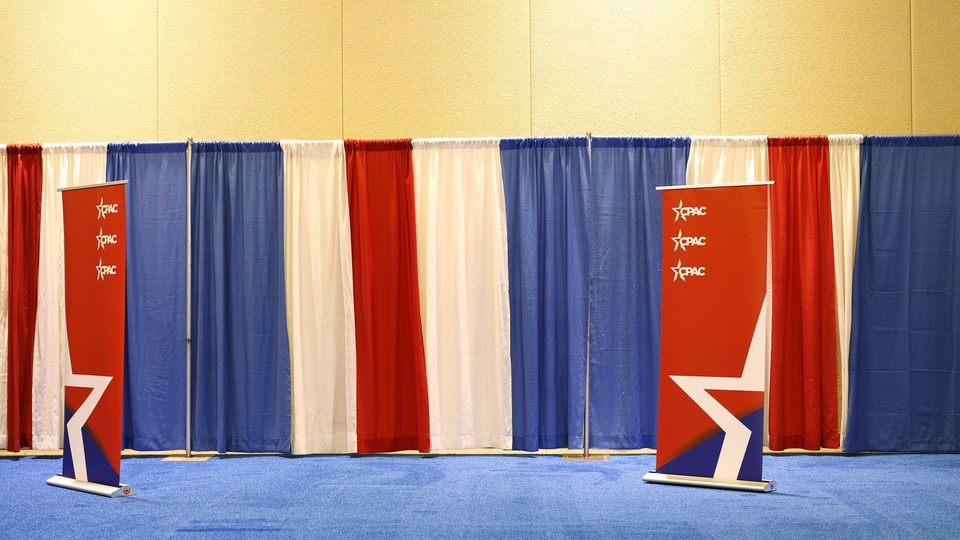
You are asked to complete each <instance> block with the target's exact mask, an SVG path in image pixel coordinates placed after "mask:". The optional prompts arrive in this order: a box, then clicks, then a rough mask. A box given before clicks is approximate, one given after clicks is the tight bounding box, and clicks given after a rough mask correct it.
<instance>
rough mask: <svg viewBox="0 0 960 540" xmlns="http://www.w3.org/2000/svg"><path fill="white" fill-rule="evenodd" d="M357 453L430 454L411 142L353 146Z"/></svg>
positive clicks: (351, 196)
mask: <svg viewBox="0 0 960 540" xmlns="http://www.w3.org/2000/svg"><path fill="white" fill-rule="evenodd" d="M344 146H345V148H346V151H347V185H348V186H349V200H350V235H351V239H352V249H353V251H352V256H353V277H354V305H355V316H356V331H357V451H358V452H361V453H371V452H392V451H396V450H414V449H419V450H420V451H421V452H428V451H429V450H430V417H429V414H430V411H429V402H428V398H427V381H426V368H425V366H424V355H423V333H422V330H421V324H420V302H419V297H420V293H419V290H418V284H417V275H418V270H417V238H416V233H417V231H416V221H415V215H414V211H415V210H414V191H413V171H412V165H413V164H412V157H411V153H412V148H411V141H410V139H405V140H391V141H345V142H344Z"/></svg>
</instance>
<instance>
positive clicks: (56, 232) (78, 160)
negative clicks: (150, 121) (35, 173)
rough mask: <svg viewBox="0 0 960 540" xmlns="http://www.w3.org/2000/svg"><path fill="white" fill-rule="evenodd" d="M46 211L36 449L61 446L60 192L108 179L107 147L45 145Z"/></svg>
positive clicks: (36, 382)
mask: <svg viewBox="0 0 960 540" xmlns="http://www.w3.org/2000/svg"><path fill="white" fill-rule="evenodd" d="M42 148H43V206H44V208H43V212H41V215H40V258H39V264H38V276H39V277H38V281H37V292H38V299H37V333H36V338H35V340H34V357H33V449H34V450H54V449H58V448H61V447H62V446H63V440H62V431H63V380H62V369H63V365H64V363H65V359H66V354H67V332H66V307H65V305H64V276H63V203H62V201H61V196H60V193H58V192H57V190H58V189H59V188H65V187H76V186H85V185H90V184H96V183H102V182H104V180H105V174H106V165H107V146H106V145H105V144H45V145H43V147H42Z"/></svg>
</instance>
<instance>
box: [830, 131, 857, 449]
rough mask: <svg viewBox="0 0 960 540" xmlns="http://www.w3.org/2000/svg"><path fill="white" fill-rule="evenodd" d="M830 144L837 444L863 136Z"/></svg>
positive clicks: (845, 382) (845, 385)
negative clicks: (836, 353)
mask: <svg viewBox="0 0 960 540" xmlns="http://www.w3.org/2000/svg"><path fill="white" fill-rule="evenodd" d="M827 139H828V140H829V141H830V212H831V221H832V223H833V264H834V267H835V271H834V280H835V282H836V288H837V347H838V349H839V351H838V355H837V356H838V360H837V361H838V362H839V367H838V372H839V379H840V380H839V383H838V384H839V386H840V390H841V391H840V405H839V406H840V441H843V439H844V436H845V435H846V426H847V418H848V417H849V414H848V411H847V403H848V401H849V385H850V378H849V370H850V307H851V303H852V300H853V296H852V295H853V258H854V255H855V254H856V249H857V223H858V219H859V215H860V212H859V210H860V143H861V142H862V141H863V135H828V136H827Z"/></svg>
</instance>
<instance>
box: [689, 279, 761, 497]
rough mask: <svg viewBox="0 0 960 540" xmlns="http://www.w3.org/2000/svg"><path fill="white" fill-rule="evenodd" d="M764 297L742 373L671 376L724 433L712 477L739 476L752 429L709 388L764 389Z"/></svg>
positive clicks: (750, 390)
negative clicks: (715, 396) (713, 375)
mask: <svg viewBox="0 0 960 540" xmlns="http://www.w3.org/2000/svg"><path fill="white" fill-rule="evenodd" d="M766 313H767V297H764V299H763V304H761V306H760V316H759V317H757V324H756V326H754V329H753V337H752V338H751V339H750V348H749V349H748V350H747V357H746V359H745V361H744V363H743V372H742V373H741V374H740V376H739V377H697V376H688V375H671V376H670V379H672V380H673V382H675V383H677V386H679V387H680V389H681V390H683V391H684V392H686V393H687V395H688V396H690V399H692V400H693V401H694V403H696V404H697V405H699V406H700V408H701V409H703V412H705V413H707V415H708V416H709V417H710V418H711V419H712V420H713V421H714V422H716V423H717V426H719V427H720V429H722V430H723V432H724V433H725V435H724V437H723V445H722V446H721V447H720V458H719V459H718V460H717V468H716V469H715V470H714V473H713V477H714V478H716V479H722V480H736V479H737V478H738V477H739V476H740V466H741V465H742V464H743V458H744V455H745V454H746V452H747V445H748V444H749V442H750V435H751V431H750V429H749V428H747V426H745V425H744V424H743V422H741V421H740V420H739V419H738V418H737V417H736V416H735V415H734V414H733V413H731V412H730V411H728V410H727V409H726V408H725V407H724V406H723V405H721V404H720V402H719V401H717V400H716V398H714V397H713V396H711V395H710V393H709V392H708V390H738V391H742V392H763V390H764V341H765V337H764V335H765V334H764V330H765V325H766V320H767V315H766Z"/></svg>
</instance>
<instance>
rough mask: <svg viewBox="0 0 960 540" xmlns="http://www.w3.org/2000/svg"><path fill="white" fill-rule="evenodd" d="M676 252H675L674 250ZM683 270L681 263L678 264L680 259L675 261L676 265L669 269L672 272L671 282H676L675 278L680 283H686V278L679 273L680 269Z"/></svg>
mask: <svg viewBox="0 0 960 540" xmlns="http://www.w3.org/2000/svg"><path fill="white" fill-rule="evenodd" d="M674 251H676V250H674ZM681 268H683V263H681V262H680V259H677V265H676V266H671V267H670V269H671V270H673V280H674V281H676V280H677V278H680V281H686V280H687V278H686V277H684V275H683V274H682V273H681V272H680V269H681Z"/></svg>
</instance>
